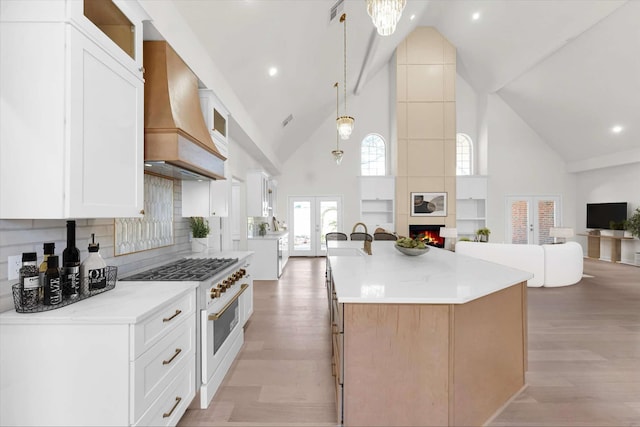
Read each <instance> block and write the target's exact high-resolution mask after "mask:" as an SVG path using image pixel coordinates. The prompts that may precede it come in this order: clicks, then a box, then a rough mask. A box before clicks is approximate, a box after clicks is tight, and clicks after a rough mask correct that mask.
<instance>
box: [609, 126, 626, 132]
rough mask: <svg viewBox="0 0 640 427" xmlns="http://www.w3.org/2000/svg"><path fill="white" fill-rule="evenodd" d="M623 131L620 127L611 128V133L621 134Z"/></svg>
mask: <svg viewBox="0 0 640 427" xmlns="http://www.w3.org/2000/svg"><path fill="white" fill-rule="evenodd" d="M623 129H624V128H623V127H622V126H614V127H612V128H611V132H613V133H620V132H622V130H623Z"/></svg>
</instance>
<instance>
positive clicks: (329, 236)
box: [325, 231, 347, 240]
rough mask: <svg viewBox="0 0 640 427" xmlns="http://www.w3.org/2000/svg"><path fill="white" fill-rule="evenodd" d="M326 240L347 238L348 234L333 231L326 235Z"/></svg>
mask: <svg viewBox="0 0 640 427" xmlns="http://www.w3.org/2000/svg"><path fill="white" fill-rule="evenodd" d="M325 239H326V240H347V235H346V234H344V233H340V232H337V231H336V232H331V233H327V234H326V235H325Z"/></svg>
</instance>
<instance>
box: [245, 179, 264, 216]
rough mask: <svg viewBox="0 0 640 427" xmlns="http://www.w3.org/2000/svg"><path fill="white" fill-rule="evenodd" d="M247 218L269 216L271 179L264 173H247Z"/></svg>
mask: <svg viewBox="0 0 640 427" xmlns="http://www.w3.org/2000/svg"><path fill="white" fill-rule="evenodd" d="M247 216H253V217H263V218H266V217H268V216H269V177H268V176H267V174H266V173H264V172H261V171H249V172H247Z"/></svg>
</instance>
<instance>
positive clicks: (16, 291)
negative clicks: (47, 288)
mask: <svg viewBox="0 0 640 427" xmlns="http://www.w3.org/2000/svg"><path fill="white" fill-rule="evenodd" d="M105 275H106V277H107V284H106V286H105V287H104V288H102V289H93V290H91V291H89V290H88V289H89V286H88V283H87V281H86V280H82V283H80V295H79V296H78V297H77V298H74V299H69V298H63V300H62V302H61V303H60V304H56V305H45V304H43V302H42V300H41V298H39V299H38V304H36V305H35V306H33V307H25V306H24V304H23V302H22V292H21V289H20V283H16V284H15V285H13V286H12V287H11V288H12V290H13V304H14V305H15V308H16V312H18V313H40V312H43V311H49V310H56V309H58V308H62V307H66V306H68V305H71V304H75V303H77V302H80V301H82V300H85V299H87V298H91V297H93V296H96V295H99V294H101V293H104V292H106V291H110V290H111V289H113V288H115V287H116V278H117V276H118V267H112V266H107V267H105ZM38 294H39V295H43V294H44V287H43V286H39V287H38Z"/></svg>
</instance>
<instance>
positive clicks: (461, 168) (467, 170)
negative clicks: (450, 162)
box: [456, 133, 473, 175]
mask: <svg viewBox="0 0 640 427" xmlns="http://www.w3.org/2000/svg"><path fill="white" fill-rule="evenodd" d="M471 174H473V142H472V141H471V138H469V135H466V134H464V133H459V134H457V135H456V175H471Z"/></svg>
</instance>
